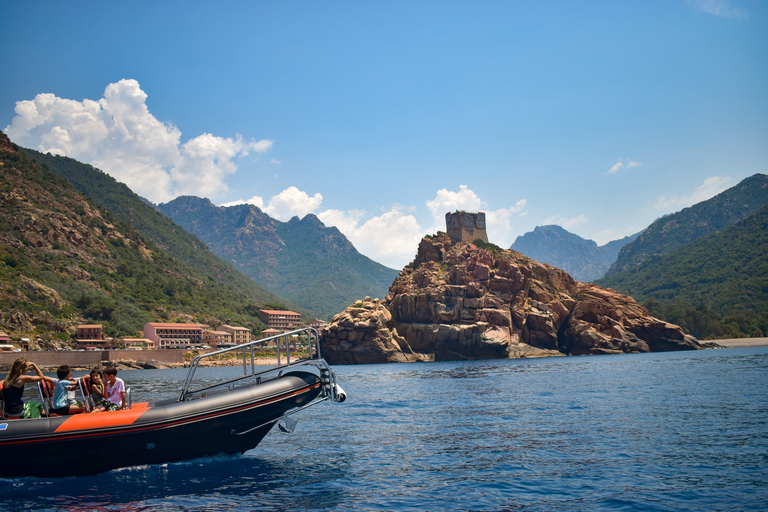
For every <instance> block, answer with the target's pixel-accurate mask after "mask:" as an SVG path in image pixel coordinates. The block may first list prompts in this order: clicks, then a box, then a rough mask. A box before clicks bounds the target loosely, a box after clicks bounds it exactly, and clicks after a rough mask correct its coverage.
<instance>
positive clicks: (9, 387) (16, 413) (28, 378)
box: [2, 359, 52, 419]
mask: <svg viewBox="0 0 768 512" xmlns="http://www.w3.org/2000/svg"><path fill="white" fill-rule="evenodd" d="M30 368H32V369H33V370H34V371H35V374H36V375H25V373H26V371H27V370H28V369H30ZM40 380H52V379H51V378H50V377H46V376H45V375H43V372H41V371H40V368H38V367H37V365H36V364H35V363H28V362H27V360H26V359H17V360H16V361H14V362H13V365H11V371H9V372H8V376H7V377H6V378H5V380H4V381H3V383H2V384H3V385H2V389H3V409H4V410H5V415H6V416H7V417H9V418H12V419H16V418H21V417H22V415H23V412H24V401H23V400H22V396H23V395H24V384H27V383H29V382H37V381H40Z"/></svg>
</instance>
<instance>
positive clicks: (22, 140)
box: [5, 79, 272, 202]
mask: <svg viewBox="0 0 768 512" xmlns="http://www.w3.org/2000/svg"><path fill="white" fill-rule="evenodd" d="M146 100H147V95H146V93H145V92H144V91H142V90H141V87H140V86H139V83H138V82H137V81H136V80H128V79H125V80H120V81H119V82H117V83H113V84H109V85H108V86H107V87H106V89H105V91H104V97H103V98H101V99H100V100H98V101H93V100H90V99H84V100H83V101H81V102H80V101H76V100H69V99H64V98H58V97H56V96H55V95H53V94H50V93H48V94H38V95H37V96H36V97H35V99H34V100H26V101H19V102H18V103H17V104H16V116H15V117H14V118H13V120H12V122H11V125H9V126H7V127H6V129H5V132H6V134H7V135H8V137H9V138H11V140H13V141H14V142H15V143H17V144H19V145H21V146H24V147H31V148H34V149H37V150H39V151H42V152H46V153H47V152H50V153H53V154H58V155H65V156H69V157H72V158H75V159H77V160H80V161H83V162H87V163H90V164H92V165H94V166H95V167H98V168H100V169H102V170H103V171H105V172H107V173H108V174H110V175H111V176H113V177H114V178H115V179H117V180H119V181H121V182H123V183H125V184H126V185H128V186H129V187H130V188H131V189H132V190H134V191H135V192H136V193H138V194H140V195H142V196H144V197H146V198H148V199H150V200H152V201H155V202H164V201H168V200H170V199H173V198H174V197H176V196H178V195H181V194H193V195H199V196H205V197H216V196H218V195H220V194H222V193H223V192H225V191H226V190H227V189H228V187H227V185H226V183H225V179H226V177H227V176H229V175H230V174H232V173H234V172H235V171H236V170H237V166H236V164H235V163H234V159H235V158H237V157H243V156H246V155H248V154H250V153H251V152H255V153H264V152H266V151H268V150H269V149H270V148H271V147H272V141H270V140H261V141H255V140H251V141H244V140H243V139H242V137H240V136H239V135H238V136H237V137H236V138H222V137H216V136H214V135H211V134H203V135H200V136H198V137H195V138H193V139H191V140H189V141H187V142H186V143H184V144H182V143H181V131H179V129H178V128H176V127H175V126H173V125H171V124H166V123H161V122H160V121H159V120H157V119H156V118H155V117H154V116H153V115H152V114H151V113H150V112H149V109H148V107H147V105H146Z"/></svg>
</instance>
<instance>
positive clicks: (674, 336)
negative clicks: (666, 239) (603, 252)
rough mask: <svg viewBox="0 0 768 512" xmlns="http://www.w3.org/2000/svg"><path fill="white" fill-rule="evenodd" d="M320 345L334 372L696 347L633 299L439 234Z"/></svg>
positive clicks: (338, 319)
mask: <svg viewBox="0 0 768 512" xmlns="http://www.w3.org/2000/svg"><path fill="white" fill-rule="evenodd" d="M322 339H323V348H322V350H323V355H324V357H326V358H327V359H328V360H329V361H330V362H332V363H341V364H345V363H378V362H395V361H428V360H455V359H490V358H508V357H527V356H542V355H563V354H571V355H582V354H611V353H627V352H652V351H665V350H695V349H698V348H701V346H700V345H699V344H698V342H697V341H696V340H695V339H694V338H692V337H691V336H687V335H685V334H684V333H683V331H682V329H681V328H680V327H678V326H676V325H671V324H668V323H666V322H664V321H662V320H659V319H657V318H653V317H650V316H648V313H647V311H646V310H645V309H644V308H642V307H641V306H639V305H638V304H637V303H636V302H635V301H634V300H633V299H632V298H631V297H628V296H625V295H621V294H619V293H617V292H615V291H613V290H606V289H602V288H600V287H598V286H595V285H591V284H585V283H581V282H579V281H576V280H574V279H573V278H572V277H571V276H570V275H568V274H567V273H565V272H563V271H562V270H559V269H556V268H554V267H551V266H549V265H542V264H540V263H538V262H536V261H534V260H531V259H529V258H527V257H525V256H523V255H522V254H520V253H517V252H515V251H501V250H495V248H494V250H488V249H483V248H480V247H477V246H475V245H473V244H470V243H454V242H452V241H451V239H450V238H449V237H448V236H447V235H445V234H443V233H439V234H438V235H436V236H433V237H426V238H424V239H422V241H421V244H420V245H419V251H418V254H417V256H416V259H415V260H414V262H413V263H412V264H411V265H410V266H409V267H406V268H405V269H404V270H403V271H402V272H401V273H400V276H399V277H398V278H397V279H396V280H395V281H394V283H392V286H390V288H389V294H388V295H387V297H386V299H385V300H384V301H381V302H379V301H371V300H369V299H366V300H365V301H361V302H359V303H357V304H355V305H353V306H351V307H349V308H347V309H346V310H345V311H344V312H343V313H340V314H339V315H336V316H335V317H334V319H333V321H332V322H331V324H329V326H328V327H327V328H326V329H325V330H324V331H323V336H322Z"/></svg>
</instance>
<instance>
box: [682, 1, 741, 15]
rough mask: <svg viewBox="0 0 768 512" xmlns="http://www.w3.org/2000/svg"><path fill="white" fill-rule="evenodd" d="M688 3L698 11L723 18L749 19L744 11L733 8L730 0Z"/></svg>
mask: <svg viewBox="0 0 768 512" xmlns="http://www.w3.org/2000/svg"><path fill="white" fill-rule="evenodd" d="M687 3H688V5H690V6H691V7H693V8H694V9H696V10H697V11H701V12H703V13H706V14H712V15H714V16H718V17H721V18H747V17H749V14H748V13H747V11H745V10H744V9H739V8H738V7H733V6H732V5H731V2H730V0H688V2H687Z"/></svg>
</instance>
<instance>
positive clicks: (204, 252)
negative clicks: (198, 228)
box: [19, 148, 316, 319]
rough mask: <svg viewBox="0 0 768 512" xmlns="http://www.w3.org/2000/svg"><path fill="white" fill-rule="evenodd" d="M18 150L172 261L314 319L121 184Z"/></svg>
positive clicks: (77, 165)
mask: <svg viewBox="0 0 768 512" xmlns="http://www.w3.org/2000/svg"><path fill="white" fill-rule="evenodd" d="M19 150H20V151H21V152H22V153H24V154H26V155H27V156H28V157H30V158H32V159H33V160H34V161H36V162H38V163H41V164H42V165H44V166H45V167H47V168H48V169H49V170H50V171H52V172H54V173H55V174H57V175H59V176H61V177H62V178H64V179H66V180H67V181H68V182H69V183H71V184H72V185H73V186H74V187H75V188H76V189H77V190H78V191H80V192H81V193H83V194H85V195H86V196H89V197H91V198H93V199H94V200H95V201H96V202H97V203H98V204H99V205H101V206H102V207H103V208H104V209H106V210H107V211H109V212H110V213H111V214H112V215H114V216H115V217H116V218H117V219H119V220H120V221H122V222H124V223H125V224H128V225H129V227H131V226H132V229H133V230H135V231H137V232H139V233H141V234H142V235H143V236H145V237H146V238H148V239H149V240H151V241H152V242H154V243H155V244H156V245H157V246H158V247H160V248H162V249H163V250H165V251H167V252H168V254H169V255H171V256H172V257H174V258H176V259H178V260H180V261H182V262H184V263H185V264H187V265H188V266H189V267H191V268H193V269H195V270H196V271H198V272H200V273H202V274H203V275H206V276H209V277H211V278H212V279H214V280H215V281H218V282H220V283H222V284H224V285H225V286H227V287H231V288H232V289H233V290H236V291H237V292H238V293H240V294H243V295H245V296H248V297H252V302H255V303H259V304H265V303H271V304H285V305H286V307H289V308H292V309H293V310H294V311H297V312H299V313H301V314H302V315H303V316H304V317H305V318H307V319H311V318H314V317H315V316H316V313H315V312H314V311H311V310H310V309H308V308H302V307H299V306H295V305H294V304H292V303H291V302H289V301H287V300H286V298H285V297H281V296H278V295H276V294H274V293H272V292H269V291H267V290H266V289H264V288H263V287H262V286H259V285H258V284H257V283H255V282H254V281H253V280H252V279H250V278H248V276H245V275H243V274H242V273H241V272H240V271H239V270H237V269H235V268H234V267H233V266H232V265H231V264H229V263H227V262H226V261H224V260H222V259H221V258H220V257H219V256H217V255H216V254H214V253H213V252H211V251H210V250H209V249H208V247H207V246H206V244H205V243H203V242H202V241H201V240H200V239H199V238H198V237H196V236H195V235H193V234H190V233H188V232H187V231H185V230H184V229H183V228H181V227H180V226H179V225H178V224H176V223H175V222H173V221H172V220H171V219H169V218H168V217H167V216H166V215H164V214H163V213H162V212H160V211H158V210H157V209H156V208H155V207H153V206H151V205H149V204H147V203H146V202H144V201H143V200H142V199H141V198H140V197H139V196H138V195H136V194H135V193H134V192H133V191H132V190H131V189H129V188H128V187H127V186H126V185H124V184H123V183H120V182H118V181H116V180H115V179H114V178H112V177H111V176H109V175H108V174H106V173H104V172H102V171H100V170H99V169H96V168H95V167H93V166H91V165H89V164H84V163H82V162H78V161H77V160H74V159H72V158H68V157H62V156H55V155H51V154H43V153H40V152H38V151H34V150H31V149H25V148H19Z"/></svg>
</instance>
